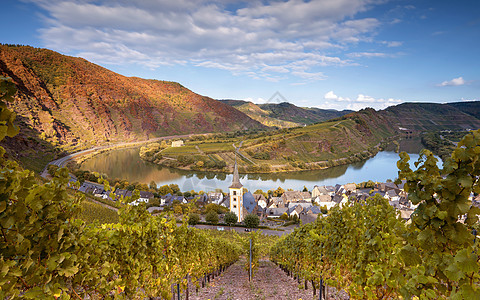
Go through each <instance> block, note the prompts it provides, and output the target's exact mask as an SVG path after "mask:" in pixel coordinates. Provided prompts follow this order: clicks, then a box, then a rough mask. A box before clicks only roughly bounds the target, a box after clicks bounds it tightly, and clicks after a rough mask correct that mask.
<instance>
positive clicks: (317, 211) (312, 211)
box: [303, 205, 322, 215]
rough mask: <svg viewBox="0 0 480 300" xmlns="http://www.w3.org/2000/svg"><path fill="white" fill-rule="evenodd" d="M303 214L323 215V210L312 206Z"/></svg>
mask: <svg viewBox="0 0 480 300" xmlns="http://www.w3.org/2000/svg"><path fill="white" fill-rule="evenodd" d="M303 212H304V213H306V214H314V215H318V214H321V213H322V210H321V209H320V207H318V206H315V205H312V206H310V207H309V208H306V209H304V210H303Z"/></svg>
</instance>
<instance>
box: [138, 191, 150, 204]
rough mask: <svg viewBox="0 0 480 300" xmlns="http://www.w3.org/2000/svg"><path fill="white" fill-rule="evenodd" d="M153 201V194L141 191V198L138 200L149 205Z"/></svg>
mask: <svg viewBox="0 0 480 300" xmlns="http://www.w3.org/2000/svg"><path fill="white" fill-rule="evenodd" d="M152 199H153V193H151V192H146V191H140V198H139V199H138V200H139V201H142V202H145V203H148V202H149V201H150V200H152Z"/></svg>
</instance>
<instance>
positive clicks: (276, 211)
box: [266, 207, 288, 218]
mask: <svg viewBox="0 0 480 300" xmlns="http://www.w3.org/2000/svg"><path fill="white" fill-rule="evenodd" d="M287 212H288V208H287V207H281V208H276V207H271V208H267V211H266V215H267V217H270V218H279V217H281V216H282V215H283V214H284V213H287Z"/></svg>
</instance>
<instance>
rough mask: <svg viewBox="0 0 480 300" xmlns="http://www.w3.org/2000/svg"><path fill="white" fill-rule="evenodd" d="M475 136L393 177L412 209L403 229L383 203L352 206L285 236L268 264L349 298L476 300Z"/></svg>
mask: <svg viewBox="0 0 480 300" xmlns="http://www.w3.org/2000/svg"><path fill="white" fill-rule="evenodd" d="M479 154H480V131H475V132H472V133H469V134H468V135H466V136H465V137H464V138H463V140H462V141H461V142H460V143H459V144H458V147H457V148H456V149H455V150H454V151H453V154H452V155H451V157H450V158H448V159H447V160H445V161H444V167H443V169H439V168H438V167H437V164H436V163H437V160H436V158H435V157H434V156H433V154H432V153H431V152H430V151H428V150H424V152H423V153H422V154H421V157H420V158H419V161H417V162H416V163H415V166H416V167H417V170H415V171H412V170H411V169H410V166H409V164H408V161H409V157H408V155H407V154H406V153H402V154H401V160H400V161H399V162H398V167H399V169H400V171H399V177H400V178H405V179H406V180H407V183H406V184H405V190H406V191H407V192H408V193H409V199H410V201H412V203H413V204H415V205H417V204H418V208H417V209H416V210H415V212H414V213H413V214H412V217H411V222H409V223H408V224H407V223H405V222H404V221H403V220H401V219H400V218H399V216H398V214H397V212H396V211H395V210H394V209H393V208H392V207H391V206H390V205H389V203H388V201H387V200H386V199H384V198H382V197H378V196H377V197H371V198H369V199H367V200H366V202H364V203H359V202H355V203H354V202H350V203H348V205H346V206H345V207H343V208H342V209H339V208H338V207H335V208H333V209H332V210H331V211H330V212H329V215H328V217H326V218H321V219H318V220H317V222H316V223H314V224H307V225H304V226H302V227H300V228H299V229H297V230H295V231H294V232H293V233H292V234H290V235H288V236H286V237H283V238H282V239H281V240H279V241H278V243H277V244H275V246H274V247H272V249H271V259H272V260H273V261H274V262H275V263H277V264H278V265H279V266H280V267H281V268H282V269H283V270H285V271H286V272H287V273H288V274H290V275H292V276H295V277H298V278H302V279H304V280H305V281H311V282H312V283H313V284H314V285H316V286H317V287H320V286H321V284H320V283H321V282H325V283H326V284H328V285H329V286H334V287H336V288H337V289H344V290H345V291H347V292H348V294H349V295H350V297H351V298H353V299H398V298H400V297H403V298H405V299H411V298H412V297H414V296H416V297H419V298H420V299H447V298H449V299H480V273H479V270H480V259H479V255H478V253H479V250H480V249H479V243H478V238H477V236H476V234H477V232H478V229H479V228H478V227H479V224H478V214H479V213H480V209H478V208H477V207H474V206H472V205H471V201H469V200H468V198H469V196H470V194H471V193H475V194H478V193H479V192H480V185H479V181H478V176H479V175H480V156H479Z"/></svg>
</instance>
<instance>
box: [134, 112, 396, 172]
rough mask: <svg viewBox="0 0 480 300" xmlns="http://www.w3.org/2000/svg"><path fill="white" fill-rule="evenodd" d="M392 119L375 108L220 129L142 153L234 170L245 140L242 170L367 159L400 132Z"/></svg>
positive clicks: (166, 161) (182, 164) (184, 164)
mask: <svg viewBox="0 0 480 300" xmlns="http://www.w3.org/2000/svg"><path fill="white" fill-rule="evenodd" d="M396 134H397V132H396V129H395V128H394V127H392V126H391V125H390V122H389V120H388V119H386V118H385V117H384V116H383V115H381V114H380V113H379V112H377V111H375V110H373V109H365V110H362V111H359V112H354V113H351V114H349V115H346V116H343V117H341V118H338V119H335V120H330V121H326V122H322V123H317V124H313V125H308V126H305V127H303V126H302V127H296V128H286V129H281V130H276V131H269V132H262V133H258V134H252V135H249V136H245V137H238V136H231V135H217V136H215V137H210V138H207V139H193V140H190V141H187V143H186V145H185V146H183V147H168V148H162V149H161V148H160V147H159V145H158V144H152V145H150V146H146V147H144V148H142V151H141V153H142V155H141V156H142V158H143V159H145V160H149V161H152V162H155V163H158V164H162V165H166V166H170V167H177V168H183V169H194V170H212V171H223V172H231V170H230V169H229V167H231V166H232V165H233V162H234V153H235V149H234V147H233V146H232V145H233V144H235V145H240V144H241V145H242V146H241V150H240V156H239V159H238V163H239V165H240V170H241V171H242V172H251V173H252V172H253V173H256V172H283V171H295V170H305V169H319V168H326V167H330V166H336V165H341V164H347V163H352V162H355V161H360V160H363V159H366V158H368V157H370V156H372V155H374V154H375V153H376V152H377V147H376V146H377V145H380V144H381V143H382V141H385V140H387V139H389V138H390V137H392V136H394V135H396Z"/></svg>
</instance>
